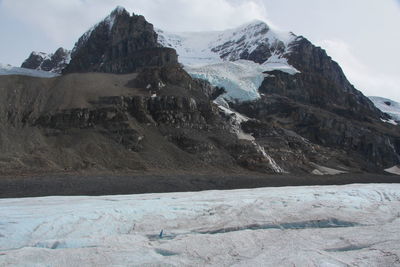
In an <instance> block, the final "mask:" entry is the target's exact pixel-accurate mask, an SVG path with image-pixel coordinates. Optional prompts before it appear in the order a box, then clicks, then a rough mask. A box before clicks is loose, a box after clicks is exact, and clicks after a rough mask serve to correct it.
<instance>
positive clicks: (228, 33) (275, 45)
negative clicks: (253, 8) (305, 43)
mask: <svg viewBox="0 0 400 267" xmlns="http://www.w3.org/2000/svg"><path fill="white" fill-rule="evenodd" d="M157 34H158V42H159V43H160V44H161V45H162V46H164V47H171V48H174V49H175V50H176V51H177V53H178V57H179V62H180V63H182V64H183V65H184V66H185V70H186V71H187V72H188V73H189V74H190V75H191V76H192V77H194V78H200V79H204V80H207V81H209V82H210V83H211V84H212V85H213V86H218V87H224V88H225V89H226V91H227V93H226V94H225V95H224V96H223V97H224V98H227V99H229V100H234V99H238V100H242V101H246V100H255V99H257V98H259V97H260V94H259V92H258V88H259V87H260V85H261V83H262V82H263V80H264V77H265V76H266V74H264V72H268V71H274V70H280V71H283V72H286V73H289V74H295V73H298V70H297V69H296V68H294V67H293V66H291V65H290V64H289V63H288V61H287V59H286V58H285V56H286V55H287V54H288V53H289V52H290V46H291V44H292V42H293V41H294V40H296V38H297V37H296V35H294V34H293V33H290V32H282V31H277V30H273V29H271V28H270V27H269V26H268V25H267V24H266V23H265V22H262V21H253V22H250V23H247V24H245V25H242V26H240V27H237V28H234V29H229V30H225V31H214V32H193V33H188V32H186V33H168V32H164V31H162V30H157Z"/></svg>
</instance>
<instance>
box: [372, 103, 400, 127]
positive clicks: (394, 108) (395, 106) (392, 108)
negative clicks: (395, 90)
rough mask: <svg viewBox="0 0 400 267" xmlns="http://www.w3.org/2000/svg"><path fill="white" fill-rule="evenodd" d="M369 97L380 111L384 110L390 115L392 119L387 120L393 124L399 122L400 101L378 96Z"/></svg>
mask: <svg viewBox="0 0 400 267" xmlns="http://www.w3.org/2000/svg"><path fill="white" fill-rule="evenodd" d="M369 99H371V101H372V102H373V103H374V105H375V106H376V107H377V108H379V109H380V110H381V111H382V112H385V113H387V114H389V115H390V117H392V120H389V121H388V122H390V123H393V124H399V123H400V103H398V102H396V101H393V100H390V99H388V98H383V97H379V96H371V97H369Z"/></svg>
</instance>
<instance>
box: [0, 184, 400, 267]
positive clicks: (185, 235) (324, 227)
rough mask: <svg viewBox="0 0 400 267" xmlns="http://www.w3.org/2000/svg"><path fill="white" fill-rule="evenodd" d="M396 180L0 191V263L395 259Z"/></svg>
mask: <svg viewBox="0 0 400 267" xmlns="http://www.w3.org/2000/svg"><path fill="white" fill-rule="evenodd" d="M399 255H400V185H398V184H371V185H347V186H325V187H323V186H315V187H286V188H261V189H251V190H234V191H206V192H199V193H170V194H146V195H127V196H102V197H84V196H82V197H46V198H23V199H1V200H0V266H400V256H399Z"/></svg>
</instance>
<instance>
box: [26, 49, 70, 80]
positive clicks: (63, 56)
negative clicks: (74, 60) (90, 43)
mask: <svg viewBox="0 0 400 267" xmlns="http://www.w3.org/2000/svg"><path fill="white" fill-rule="evenodd" d="M70 60H71V51H69V50H67V49H64V48H62V47H60V48H58V49H57V50H56V52H54V53H53V54H46V53H43V52H32V53H31V54H30V55H29V57H28V58H27V59H26V60H25V61H24V62H23V63H22V65H21V68H27V69H34V70H43V71H49V72H54V73H58V74H60V73H61V72H62V71H63V70H64V69H65V67H66V66H67V65H68V63H69V61H70Z"/></svg>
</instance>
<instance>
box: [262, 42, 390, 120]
mask: <svg viewBox="0 0 400 267" xmlns="http://www.w3.org/2000/svg"><path fill="white" fill-rule="evenodd" d="M290 49H291V52H290V53H289V54H288V55H287V58H288V62H289V63H290V64H291V65H292V66H294V67H295V68H296V69H298V70H299V71H300V73H297V74H295V75H289V74H287V73H284V72H280V71H273V72H270V73H269V74H270V75H269V77H267V78H266V79H265V81H264V82H263V84H262V85H261V87H260V92H262V93H265V94H279V95H282V96H286V97H288V98H290V99H293V100H295V101H298V102H300V103H304V104H310V105H313V106H317V107H319V108H322V109H326V110H329V111H332V112H334V113H337V114H339V115H342V116H346V117H349V118H356V119H359V120H365V119H367V117H370V118H374V119H380V118H383V117H385V115H384V114H383V113H382V112H380V111H379V110H378V109H377V108H376V107H375V106H374V104H373V103H372V102H371V101H370V100H369V99H368V98H367V97H365V96H364V95H363V94H362V93H361V92H360V91H358V90H356V89H355V88H354V86H353V85H351V84H350V82H349V81H348V80H347V79H346V77H345V75H344V73H343V71H342V69H341V68H340V66H339V65H338V64H337V63H336V62H334V61H333V60H332V59H331V58H330V57H329V56H328V55H327V54H326V52H325V51H324V50H323V49H321V48H319V47H316V46H314V45H313V44H312V43H310V42H309V41H308V40H307V39H305V38H303V37H298V38H297V39H296V41H294V42H293V43H292V44H291V48H290Z"/></svg>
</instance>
